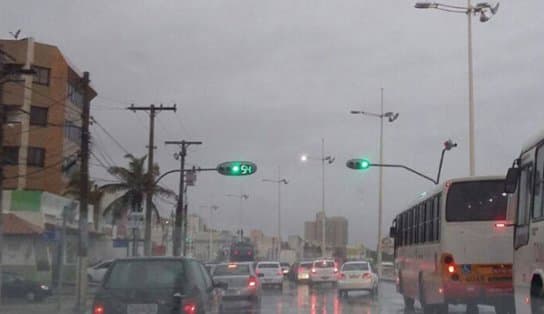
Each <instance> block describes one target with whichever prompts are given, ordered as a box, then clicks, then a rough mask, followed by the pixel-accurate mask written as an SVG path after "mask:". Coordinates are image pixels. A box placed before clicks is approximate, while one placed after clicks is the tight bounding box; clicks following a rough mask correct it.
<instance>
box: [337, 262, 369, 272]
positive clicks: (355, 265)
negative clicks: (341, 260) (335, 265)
mask: <svg viewBox="0 0 544 314" xmlns="http://www.w3.org/2000/svg"><path fill="white" fill-rule="evenodd" d="M368 269H369V267H368V263H350V264H344V266H343V267H342V270H344V271H350V270H368Z"/></svg>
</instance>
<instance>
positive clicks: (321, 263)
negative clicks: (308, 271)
mask: <svg viewBox="0 0 544 314" xmlns="http://www.w3.org/2000/svg"><path fill="white" fill-rule="evenodd" d="M314 267H315V268H332V267H334V262H333V261H318V262H315V263H314Z"/></svg>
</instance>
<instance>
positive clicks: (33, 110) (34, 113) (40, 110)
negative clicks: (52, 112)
mask: <svg viewBox="0 0 544 314" xmlns="http://www.w3.org/2000/svg"><path fill="white" fill-rule="evenodd" d="M30 124H31V125H40V126H46V125H47V108H44V107H36V106H32V107H30Z"/></svg>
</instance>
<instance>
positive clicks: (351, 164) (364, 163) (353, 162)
mask: <svg viewBox="0 0 544 314" xmlns="http://www.w3.org/2000/svg"><path fill="white" fill-rule="evenodd" d="M346 166H347V167H348V168H350V169H355V170H366V169H368V168H370V166H372V164H371V163H370V161H369V160H368V159H350V160H348V161H347V162H346Z"/></svg>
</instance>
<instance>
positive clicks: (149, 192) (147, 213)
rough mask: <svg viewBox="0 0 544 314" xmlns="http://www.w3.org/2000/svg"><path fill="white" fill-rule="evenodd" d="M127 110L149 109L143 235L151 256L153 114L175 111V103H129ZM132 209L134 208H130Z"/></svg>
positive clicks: (147, 250) (146, 250)
mask: <svg viewBox="0 0 544 314" xmlns="http://www.w3.org/2000/svg"><path fill="white" fill-rule="evenodd" d="M127 109H128V110H132V111H134V112H136V111H149V144H148V156H147V176H148V180H147V184H148V186H147V193H146V194H147V195H146V198H145V235H144V255H145V256H151V215H152V213H153V189H154V186H153V185H154V177H153V151H154V149H155V147H154V146H155V116H156V115H157V112H158V111H163V110H170V111H174V112H175V111H176V105H175V104H174V106H171V107H163V105H160V106H158V107H157V106H155V105H150V106H147V107H136V106H134V104H133V105H131V106H130V107H128V108H127ZM132 210H134V209H132Z"/></svg>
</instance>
